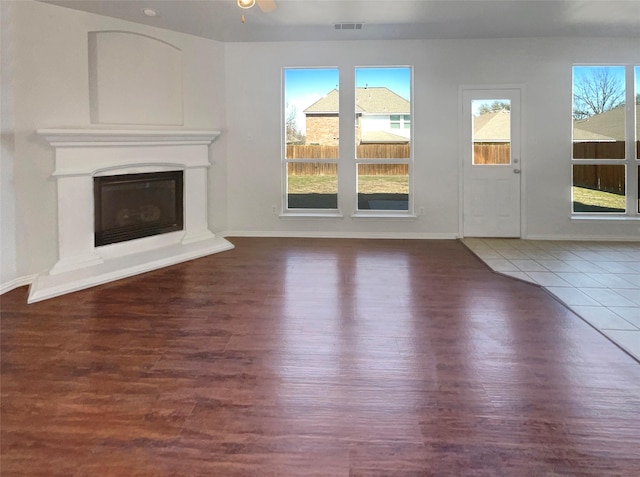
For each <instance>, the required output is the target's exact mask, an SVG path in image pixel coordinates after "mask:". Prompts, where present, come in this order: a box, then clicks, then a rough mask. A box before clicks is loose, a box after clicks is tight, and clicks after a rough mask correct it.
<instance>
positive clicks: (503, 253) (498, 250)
mask: <svg viewBox="0 0 640 477" xmlns="http://www.w3.org/2000/svg"><path fill="white" fill-rule="evenodd" d="M462 242H463V243H464V244H465V245H466V246H467V247H468V248H469V249H470V250H471V251H472V252H473V253H475V254H476V255H477V256H478V257H479V258H481V259H482V260H483V261H484V262H485V263H486V264H487V265H489V266H490V267H491V268H492V269H493V270H494V271H496V272H499V273H501V274H504V275H508V276H511V277H515V278H519V279H521V280H525V281H527V282H530V283H535V284H537V285H540V286H542V287H544V288H545V289H547V290H548V291H549V292H550V293H551V294H553V295H555V296H556V297H557V298H558V299H559V300H560V301H561V302H563V303H564V304H565V305H567V306H568V307H569V308H571V310H573V311H574V312H575V313H576V314H577V315H579V316H580V317H581V318H582V319H584V320H585V321H587V322H589V323H590V324H591V325H592V326H594V327H595V328H597V329H598V330H600V332H601V333H603V334H604V335H606V336H607V337H609V338H610V339H611V340H612V341H614V342H615V343H616V344H618V346H620V347H621V348H623V349H624V350H626V351H627V352H628V353H629V354H631V355H632V356H634V357H635V358H636V359H637V360H639V361H640V242H573V241H541V240H519V239H480V238H466V239H464V240H463V241H462Z"/></svg>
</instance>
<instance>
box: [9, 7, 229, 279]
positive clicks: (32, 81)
mask: <svg viewBox="0 0 640 477" xmlns="http://www.w3.org/2000/svg"><path fill="white" fill-rule="evenodd" d="M5 3H6V2H4V1H3V2H2V4H3V6H4V4H5ZM13 8H14V10H15V18H14V23H13V25H14V36H15V43H14V47H15V48H14V49H15V55H14V59H15V62H14V83H13V99H14V112H15V114H14V118H15V121H14V126H15V152H14V158H15V159H14V164H13V165H14V175H15V197H14V198H13V200H15V205H16V214H15V215H16V217H17V221H16V222H17V223H16V230H15V234H16V244H17V245H16V247H15V249H16V252H15V257H16V268H17V270H16V275H17V276H28V275H31V274H33V273H39V272H42V271H46V270H48V269H49V268H51V266H52V265H53V264H54V263H55V262H56V261H57V250H58V245H57V228H56V223H57V205H56V186H55V181H54V179H53V178H52V177H51V173H52V171H53V161H54V153H53V149H52V148H51V147H50V146H49V145H48V144H47V143H46V141H44V140H43V139H42V138H40V137H39V136H38V135H37V134H36V132H35V131H36V130H37V129H39V128H55V127H80V128H82V127H91V119H90V102H89V76H88V75H89V67H88V61H89V50H88V34H89V32H91V31H102V30H107V31H112V30H119V31H131V32H136V33H140V34H143V35H147V36H150V37H154V38H157V39H160V40H162V41H165V42H167V43H170V44H171V45H174V46H175V47H177V48H179V49H180V50H181V51H182V53H183V72H184V76H183V88H184V101H183V105H184V115H183V119H184V121H183V127H184V128H187V129H205V128H209V129H222V130H224V129H225V124H224V123H225V117H226V112H225V110H224V108H225V101H224V99H223V98H224V95H225V88H224V71H223V70H222V66H223V65H224V48H223V45H222V44H221V43H219V42H215V41H211V40H206V39H202V38H198V37H194V36H189V35H184V34H181V33H175V32H171V31H168V30H162V29H158V28H151V27H147V26H144V25H139V24H135V23H130V22H125V21H121V20H117V19H114V18H108V17H104V16H99V15H94V14H89V13H85V12H79V11H75V10H71V9H67V8H62V7H57V6H53V5H48V4H43V3H39V2H33V1H19V2H15V3H13ZM3 32H4V25H3ZM122 54H123V55H126V54H127V51H126V50H125V51H122ZM4 61H5V58H4V50H3V67H4ZM3 91H4V81H3ZM133 113H135V111H132V114H133ZM94 127H95V125H94ZM224 136H225V135H224V133H223V135H222V137H221V139H219V140H218V141H216V142H215V143H214V144H213V146H212V148H211V154H212V158H213V160H214V161H215V164H214V166H212V168H211V170H210V175H209V176H210V190H211V196H210V209H209V222H210V224H209V225H210V227H211V228H212V230H214V231H216V230H222V229H224V228H225V227H226V203H225V200H226V181H225V174H226V172H225V165H224V163H225V149H226V144H225V143H226V138H225V137H224ZM3 164H4V151H3ZM3 169H4V165H3ZM3 172H4V170H3ZM2 180H3V184H2V185H3V194H4V190H5V187H4V185H5V183H4V181H5V179H4V174H3V179H2ZM10 201H11V197H9V200H8V202H7V203H6V205H5V198H4V195H3V205H2V208H3V245H2V247H3V250H2V251H3V263H2V266H3V275H2V279H3V280H5V260H4V255H5V254H4V252H5V243H4V235H5V232H4V230H5V228H4V221H5V216H4V212H5V208H6V209H10V208H11V207H10V205H11V204H10ZM8 220H10V217H8ZM7 230H8V229H7ZM7 248H8V249H9V254H8V257H9V258H8V260H10V258H11V257H10V255H11V253H10V252H11V250H10V248H11V247H10V244H8V245H7ZM10 268H11V267H10V263H9V264H7V274H8V275H7V276H8V277H10V275H11V273H10V272H11V270H10Z"/></svg>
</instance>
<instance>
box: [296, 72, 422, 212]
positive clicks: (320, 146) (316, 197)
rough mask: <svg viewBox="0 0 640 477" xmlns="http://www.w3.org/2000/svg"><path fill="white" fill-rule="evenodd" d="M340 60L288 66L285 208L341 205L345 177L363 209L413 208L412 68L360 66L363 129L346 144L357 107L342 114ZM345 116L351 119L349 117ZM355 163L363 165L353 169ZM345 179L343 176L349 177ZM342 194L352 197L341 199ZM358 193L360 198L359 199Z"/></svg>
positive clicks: (358, 123) (359, 123)
mask: <svg viewBox="0 0 640 477" xmlns="http://www.w3.org/2000/svg"><path fill="white" fill-rule="evenodd" d="M339 79H340V78H339V71H338V69H337V68H285V69H284V71H283V93H284V94H283V97H284V127H283V131H284V134H283V136H284V148H283V149H284V159H283V165H284V167H283V183H284V184H285V197H286V199H285V211H286V212H297V213H304V214H305V215H308V214H310V215H313V214H316V213H327V212H329V213H337V211H338V200H339V198H338V180H339V178H342V179H340V180H341V181H346V183H351V184H352V185H350V186H347V185H345V186H343V185H341V190H344V195H345V197H348V195H347V194H348V193H349V189H350V191H351V194H350V195H351V197H354V198H355V197H357V200H356V203H354V204H351V205H350V206H349V204H344V206H345V207H347V208H352V209H355V211H356V212H361V211H362V213H363V214H365V215H366V214H370V215H375V214H376V213H378V214H379V213H380V212H379V211H383V213H385V214H391V215H407V213H408V212H409V211H410V210H411V209H412V204H411V203H410V197H411V196H410V193H409V191H410V182H411V181H410V170H411V159H412V153H411V101H410V99H411V68H409V67H380V68H373V67H371V68H356V69H355V85H354V86H349V88H353V89H350V91H349V95H348V96H351V95H352V94H353V93H355V94H353V97H355V109H354V110H353V114H354V115H355V129H352V130H351V131H353V132H352V133H353V136H350V135H349V136H350V137H349V138H348V139H349V141H348V142H349V143H351V140H353V139H355V145H354V147H353V149H350V148H345V147H344V144H343V146H342V154H343V156H347V152H346V151H349V153H348V157H340V151H341V149H340V137H339V132H340V129H341V126H342V131H343V134H347V132H345V131H348V130H349V129H351V126H350V125H348V124H346V123H345V121H349V122H351V121H353V119H354V118H353V117H352V116H351V112H350V113H349V114H348V115H346V116H344V117H343V116H341V115H340V108H341V106H342V105H341V102H340V97H341V92H340V89H339V83H340V81H339ZM341 123H345V124H341ZM354 165H355V170H354V169H353V168H354ZM342 183H343V182H341V184H342ZM340 200H341V201H342V202H344V201H345V199H344V198H341V199H340ZM351 201H353V199H351Z"/></svg>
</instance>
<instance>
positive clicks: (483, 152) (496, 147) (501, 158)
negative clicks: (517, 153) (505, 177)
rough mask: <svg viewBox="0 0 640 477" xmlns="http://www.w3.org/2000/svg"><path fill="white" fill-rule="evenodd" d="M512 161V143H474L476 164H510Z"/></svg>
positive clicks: (474, 160) (474, 161)
mask: <svg viewBox="0 0 640 477" xmlns="http://www.w3.org/2000/svg"><path fill="white" fill-rule="evenodd" d="M510 162H511V144H510V143H508V142H507V143H504V142H499V143H488V142H474V143H473V163H474V164H492V165H495V164H509V163H510Z"/></svg>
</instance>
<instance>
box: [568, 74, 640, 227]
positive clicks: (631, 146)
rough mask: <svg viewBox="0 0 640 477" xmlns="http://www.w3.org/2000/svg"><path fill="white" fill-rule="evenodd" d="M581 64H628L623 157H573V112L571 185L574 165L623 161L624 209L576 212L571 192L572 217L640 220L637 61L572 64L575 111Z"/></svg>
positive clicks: (619, 163) (608, 163)
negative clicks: (575, 69) (637, 145)
mask: <svg viewBox="0 0 640 477" xmlns="http://www.w3.org/2000/svg"><path fill="white" fill-rule="evenodd" d="M581 66H594V67H597V66H602V67H611V66H613V67H624V68H625V158H624V159H574V158H573V114H571V120H572V125H571V126H572V127H571V189H572V190H573V183H574V182H573V166H574V165H594V166H595V165H610V166H614V165H620V166H624V167H625V178H626V183H625V198H626V204H625V212H574V210H573V194H572V196H571V201H570V207H571V218H572V219H599V220H602V219H605V220H611V219H632V220H640V213H639V212H638V168H639V167H640V159H638V158H637V157H636V156H637V153H636V141H637V140H638V139H637V138H636V121H637V120H639V119H640V118H636V117H635V111H636V107H635V104H636V93H638V92H640V91H636V88H635V69H636V67H638V65H636V64H631V63H626V64H620V63H615V64H611V63H591V64H585V63H576V64H574V65H572V67H571V73H572V74H571V77H572V80H571V105H572V109H571V110H572V113H573V88H574V84H575V78H574V75H573V72H574V68H575V67H581Z"/></svg>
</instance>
